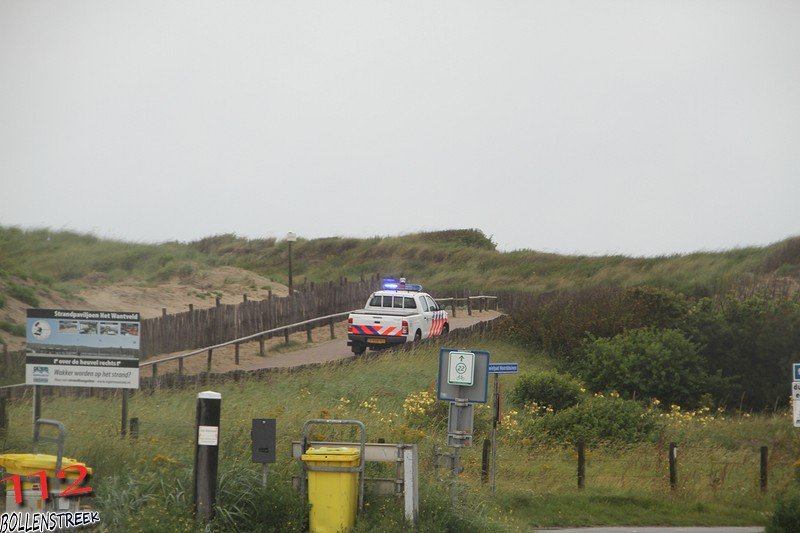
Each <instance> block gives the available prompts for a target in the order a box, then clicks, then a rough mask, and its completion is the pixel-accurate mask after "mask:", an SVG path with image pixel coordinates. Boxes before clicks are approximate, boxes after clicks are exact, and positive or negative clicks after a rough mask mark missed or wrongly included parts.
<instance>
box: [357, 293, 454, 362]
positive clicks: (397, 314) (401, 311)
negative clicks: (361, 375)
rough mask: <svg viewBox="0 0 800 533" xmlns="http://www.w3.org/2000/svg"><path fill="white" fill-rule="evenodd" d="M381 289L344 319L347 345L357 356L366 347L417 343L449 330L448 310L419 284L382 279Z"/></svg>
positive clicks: (377, 347) (386, 346)
mask: <svg viewBox="0 0 800 533" xmlns="http://www.w3.org/2000/svg"><path fill="white" fill-rule="evenodd" d="M382 286H383V290H380V291H377V292H373V293H372V295H370V297H369V300H367V305H366V306H365V307H364V309H359V310H357V311H353V312H352V313H350V316H349V317H348V318H347V339H348V340H347V345H348V346H350V347H351V349H352V350H353V353H354V354H356V355H360V354H362V353H364V352H365V351H366V349H367V348H370V349H373V350H380V349H382V348H388V347H390V346H394V345H397V344H403V343H404V342H406V341H411V340H414V341H418V340H420V339H427V338H428V337H433V336H435V335H442V334H446V333H447V332H448V331H450V324H449V323H448V321H447V311H445V309H444V307H440V306H439V305H438V304H437V303H436V300H434V299H433V298H432V297H431V295H430V294H427V293H424V292H422V286H421V285H414V284H410V283H405V280H404V279H403V278H400V281H399V282H398V281H394V280H392V279H385V280H383V285H382Z"/></svg>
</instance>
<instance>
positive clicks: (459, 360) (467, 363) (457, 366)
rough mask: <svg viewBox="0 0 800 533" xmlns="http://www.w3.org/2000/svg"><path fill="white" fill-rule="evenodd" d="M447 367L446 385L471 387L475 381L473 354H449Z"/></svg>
mask: <svg viewBox="0 0 800 533" xmlns="http://www.w3.org/2000/svg"><path fill="white" fill-rule="evenodd" d="M448 359H449V363H448V366H447V383H449V384H450V385H462V386H465V387H471V386H472V383H473V381H474V379H475V354H474V353H472V352H450V354H449V356H448Z"/></svg>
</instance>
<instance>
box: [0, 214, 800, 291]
mask: <svg viewBox="0 0 800 533" xmlns="http://www.w3.org/2000/svg"><path fill="white" fill-rule="evenodd" d="M794 243H795V240H792V239H789V240H787V241H784V242H783V243H777V244H775V245H772V246H768V247H763V248H741V249H735V250H730V251H722V252H700V253H694V254H688V255H675V256H664V257H655V258H652V257H651V258H635V257H626V256H619V255H617V256H605V257H602V256H599V257H594V256H568V255H559V254H551V253H542V252H537V251H533V250H517V251H513V252H499V251H497V250H496V249H495V245H494V243H493V242H492V240H491V238H489V237H487V236H485V235H484V234H483V233H482V232H481V231H480V230H474V229H472V230H449V231H439V232H426V233H418V234H410V235H402V236H397V237H374V238H369V239H354V238H343V237H329V238H323V239H312V240H304V239H300V240H298V241H297V242H296V243H295V244H294V246H293V250H292V254H293V272H294V273H295V275H296V276H297V277H298V279H299V278H301V277H305V278H308V279H309V280H311V281H317V282H326V281H337V280H338V279H339V278H341V277H348V278H349V279H357V278H359V277H360V276H362V275H364V276H370V275H373V274H375V273H381V274H386V275H401V274H403V275H405V276H406V277H408V278H410V279H414V280H415V281H419V282H422V283H424V284H425V285H426V286H427V287H428V288H430V289H431V290H433V291H434V292H435V293H437V295H441V296H451V295H452V294H453V293H455V292H457V291H459V292H460V291H463V290H465V289H469V290H472V291H473V293H475V292H479V291H497V290H501V289H502V290H524V291H531V292H545V291H554V290H567V289H580V288H583V287H592V286H638V285H659V286H665V287H670V288H672V289H674V290H676V291H679V292H683V293H686V294H688V295H693V296H705V295H709V294H713V293H716V292H719V291H724V290H727V288H730V287H731V286H732V285H733V284H736V283H741V281H742V280H751V281H752V282H753V283H757V282H758V280H760V279H761V278H762V277H764V276H775V275H780V276H795V277H798V276H800V260H798V259H797V257H798V255H797V253H796V252H795V248H796V247H797V245H796V244H794ZM0 257H2V258H3V262H2V264H0V270H2V271H4V272H5V273H6V274H13V275H15V276H18V277H21V278H22V279H29V280H30V281H31V283H32V284H34V285H45V284H48V283H49V284H51V285H55V287H56V288H57V289H61V288H62V287H64V286H65V285H66V286H69V285H70V284H74V283H79V282H80V281H81V280H85V279H87V277H90V278H92V279H93V280H94V281H103V280H107V281H117V280H121V279H138V280H142V281H146V282H157V281H160V280H164V279H168V278H171V277H176V276H180V275H188V274H191V273H193V272H195V271H197V270H202V269H204V268H210V267H213V266H216V265H233V266H239V267H242V268H245V269H249V270H253V271H255V272H257V273H259V274H263V275H266V276H267V277H270V278H272V279H276V280H278V281H283V282H286V278H287V264H288V246H287V243H286V242H285V241H276V240H275V239H245V238H242V237H237V236H236V235H233V234H226V235H216V236H211V237H207V238H204V239H201V240H198V241H194V242H190V243H179V242H167V243H161V244H144V243H129V242H122V241H115V240H108V239H100V238H98V237H95V236H92V235H84V234H78V233H74V232H68V231H50V230H44V229H43V230H21V229H18V228H5V227H0Z"/></svg>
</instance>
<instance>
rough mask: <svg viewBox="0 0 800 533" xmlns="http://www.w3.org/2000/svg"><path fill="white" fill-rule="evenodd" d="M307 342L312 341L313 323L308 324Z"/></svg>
mask: <svg viewBox="0 0 800 533" xmlns="http://www.w3.org/2000/svg"><path fill="white" fill-rule="evenodd" d="M306 342H309V343H310V342H312V339H311V323H308V324H306Z"/></svg>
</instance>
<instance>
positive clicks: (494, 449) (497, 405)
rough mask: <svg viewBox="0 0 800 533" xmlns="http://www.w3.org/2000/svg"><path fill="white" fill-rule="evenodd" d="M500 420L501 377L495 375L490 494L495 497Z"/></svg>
mask: <svg viewBox="0 0 800 533" xmlns="http://www.w3.org/2000/svg"><path fill="white" fill-rule="evenodd" d="M498 420H500V375H499V374H495V375H494V416H492V482H491V484H490V485H489V494H491V495H492V496H494V487H495V479H496V478H497V422H498Z"/></svg>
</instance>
